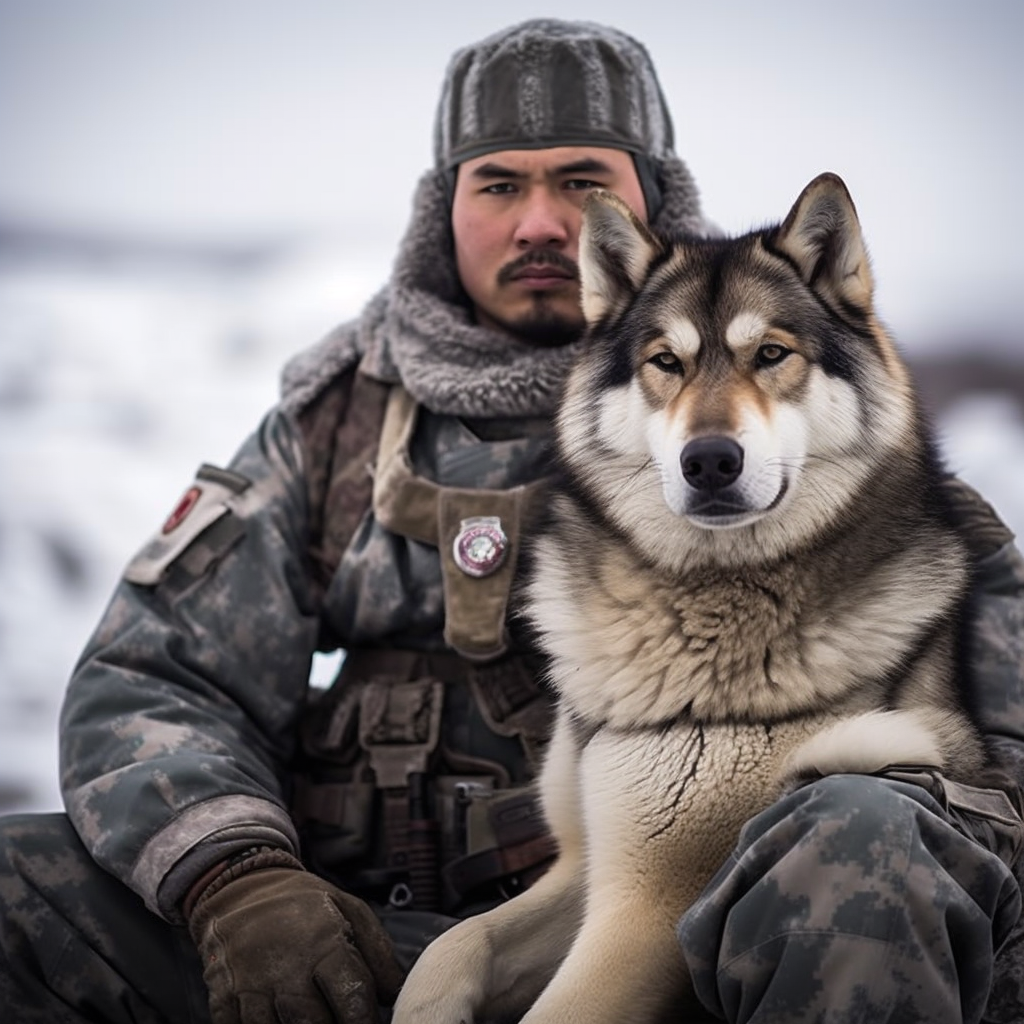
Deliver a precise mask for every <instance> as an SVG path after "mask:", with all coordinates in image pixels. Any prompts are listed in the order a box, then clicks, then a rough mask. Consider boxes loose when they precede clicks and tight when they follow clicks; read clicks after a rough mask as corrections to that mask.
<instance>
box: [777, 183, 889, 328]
mask: <svg viewBox="0 0 1024 1024" xmlns="http://www.w3.org/2000/svg"><path fill="white" fill-rule="evenodd" d="M769 245H770V247H771V248H774V249H776V250H778V251H780V252H782V253H784V254H785V255H787V256H789V258H790V259H791V260H793V262H794V263H795V264H796V265H797V268H798V270H799V271H800V276H801V277H802V278H803V279H804V281H805V282H806V283H807V286H808V287H809V288H811V289H813V290H814V291H815V292H817V293H818V294H819V295H820V296H821V297H822V298H823V299H824V300H825V301H826V302H828V303H829V304H830V305H831V306H833V307H834V308H838V309H842V308H843V307H848V306H853V307H855V308H856V309H858V310H859V311H861V312H862V313H870V312H871V296H872V292H873V290H874V281H873V279H872V276H871V265H870V263H869V260H868V254H867V250H866V249H865V247H864V239H863V237H862V236H861V230H860V221H859V220H858V219H857V210H856V209H855V207H854V205H853V200H852V199H851V198H850V193H849V192H848V191H847V188H846V185H845V184H844V183H843V180H842V178H840V177H839V176H838V175H835V174H828V173H826V174H819V175H818V177H817V178H815V179H814V181H812V182H811V183H810V184H809V185H808V186H807V188H805V189H804V190H803V192H801V193H800V197H799V198H798V199H797V201H796V203H795V204H794V206H793V209H792V210H790V211H789V216H788V217H787V218H786V219H785V221H784V222H783V223H782V226H781V227H780V228H779V229H778V230H777V231H776V232H775V233H774V235H773V236H772V237H771V238H770V240H769Z"/></svg>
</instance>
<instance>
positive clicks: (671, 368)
mask: <svg viewBox="0 0 1024 1024" xmlns="http://www.w3.org/2000/svg"><path fill="white" fill-rule="evenodd" d="M647 362H649V363H650V364H651V366H656V367H657V368H658V369H659V370H661V371H662V373H674V374H677V375H678V376H680V377H682V375H683V364H682V361H681V360H680V359H679V357H678V356H675V355H673V354H672V353H671V352H655V354H654V355H653V356H651V358H650V359H648V360H647Z"/></svg>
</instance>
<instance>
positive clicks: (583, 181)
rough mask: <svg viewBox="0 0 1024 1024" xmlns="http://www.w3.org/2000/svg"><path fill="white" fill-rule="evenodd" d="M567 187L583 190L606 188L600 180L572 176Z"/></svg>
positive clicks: (572, 189)
mask: <svg viewBox="0 0 1024 1024" xmlns="http://www.w3.org/2000/svg"><path fill="white" fill-rule="evenodd" d="M565 187H566V188H567V189H569V190H570V191H573V192H575V191H577V190H579V191H583V190H585V189H589V188H604V186H603V185H602V184H601V183H600V182H599V181H591V180H590V179H589V178H570V179H569V180H568V181H567V182H566V183H565Z"/></svg>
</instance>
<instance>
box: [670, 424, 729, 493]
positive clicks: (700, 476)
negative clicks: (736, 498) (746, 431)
mask: <svg viewBox="0 0 1024 1024" xmlns="http://www.w3.org/2000/svg"><path fill="white" fill-rule="evenodd" d="M679 462H680V465H681V466H682V467H683V477H684V479H685V480H686V482H687V483H688V484H689V485H690V486H691V487H692V488H693V489H694V490H696V491H719V490H721V489H722V488H724V487H728V486H729V485H730V484H733V483H735V482H736V480H737V479H738V478H739V475H740V473H742V472H743V449H742V448H741V447H740V446H739V445H738V444H737V443H736V442H735V441H734V440H733V439H732V438H731V437H698V438H696V439H695V440H693V441H690V443H689V444H687V445H686V447H685V448H683V454H682V455H680V456H679Z"/></svg>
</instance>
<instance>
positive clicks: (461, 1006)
mask: <svg viewBox="0 0 1024 1024" xmlns="http://www.w3.org/2000/svg"><path fill="white" fill-rule="evenodd" d="M468 923H469V922H465V921H464V922H463V923H462V924H461V925H456V927H455V928H453V929H452V930H451V931H448V932H445V933H444V935H442V936H440V937H439V938H437V939H435V940H434V941H433V942H432V943H431V944H430V945H429V946H427V948H426V949H425V950H424V951H423V953H422V955H421V956H420V958H419V959H418V960H417V961H416V963H415V964H414V965H413V968H412V971H410V972H409V977H408V978H406V980H405V984H404V985H403V986H402V991H401V992H400V993H399V994H398V1001H397V1002H396V1003H395V1010H394V1016H393V1017H392V1024H424V1022H426V1021H429V1022H430V1024H475V1022H477V1021H479V1020H480V1019H481V1018H480V1017H479V1016H478V1010H479V1008H480V1007H481V1006H482V1005H483V1003H484V992H483V991H482V988H481V985H480V981H481V978H482V976H483V972H482V970H481V966H482V965H480V964H478V963H476V960H478V959H479V957H478V956H474V955H473V950H474V945H473V944H472V943H471V942H467V941H466V938H467V936H466V934H465V933H466V932H467V931H469V930H471V929H467V928H466V925H467V924H468Z"/></svg>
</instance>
